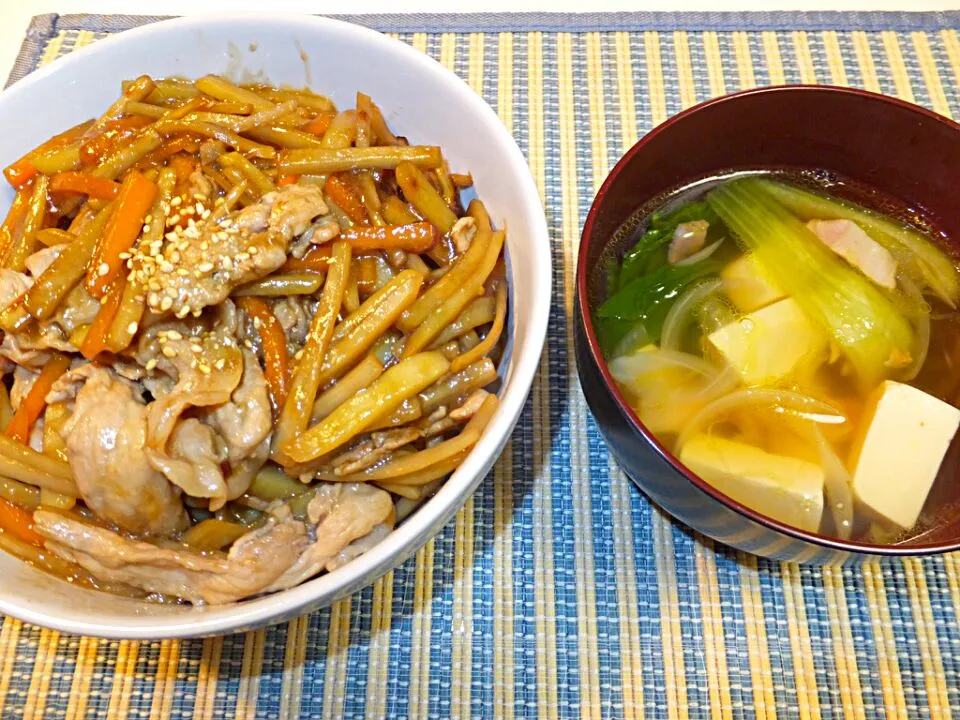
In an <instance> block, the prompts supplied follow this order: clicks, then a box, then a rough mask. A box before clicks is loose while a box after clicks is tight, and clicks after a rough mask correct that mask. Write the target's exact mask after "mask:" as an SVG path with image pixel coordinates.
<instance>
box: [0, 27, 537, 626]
mask: <svg viewBox="0 0 960 720" xmlns="http://www.w3.org/2000/svg"><path fill="white" fill-rule="evenodd" d="M224 25H237V26H244V27H248V26H253V25H256V26H257V27H272V28H273V29H275V30H280V31H283V30H290V31H300V32H304V31H307V32H310V31H316V32H321V33H330V32H335V33H338V34H341V35H347V36H349V37H351V38H353V39H355V41H356V42H357V43H358V44H381V45H384V46H389V47H390V49H391V52H393V53H395V54H396V55H397V56H399V57H400V58H401V60H402V62H403V64H405V65H407V66H411V67H416V68H418V69H419V71H421V72H423V73H428V74H432V75H433V76H435V77H436V78H437V79H438V81H440V82H443V83H445V84H447V85H449V86H450V87H451V88H454V87H455V88H456V89H455V90H453V89H452V90H451V91H452V92H454V93H459V95H460V97H459V100H460V102H462V103H463V104H464V105H465V106H466V107H467V111H468V112H470V113H473V114H476V115H479V116H481V117H482V118H484V120H485V124H487V125H489V126H490V127H491V132H492V133H493V134H494V136H495V137H496V138H497V141H498V144H499V145H500V146H501V147H502V148H503V151H504V152H505V153H506V155H507V159H508V161H509V162H508V163H507V166H508V167H512V168H522V169H523V172H519V173H517V176H518V192H519V193H520V194H521V196H522V198H523V203H522V206H521V207H522V208H524V209H523V210H522V213H523V214H524V216H527V215H529V216H530V220H531V232H529V233H527V234H526V236H525V238H524V242H525V243H526V244H528V245H529V246H530V247H531V248H532V251H531V252H532V253H533V254H534V255H535V256H537V262H536V265H537V266H539V267H538V268H537V277H538V280H537V285H538V287H537V294H536V295H535V296H534V298H533V300H532V302H531V303H530V306H529V309H528V310H527V311H526V312H525V313H524V319H525V333H524V342H525V345H526V349H525V351H524V352H523V353H522V354H517V353H515V354H514V365H513V367H512V368H511V373H510V376H509V388H510V392H509V393H502V394H501V396H500V399H501V404H500V407H499V408H498V409H497V414H496V415H495V416H494V418H493V419H492V420H491V422H490V424H489V425H488V426H487V428H486V429H485V430H484V432H483V433H482V435H481V437H480V440H479V441H478V442H477V444H476V445H475V446H474V448H473V449H472V450H471V452H470V454H469V455H468V456H467V458H466V459H465V460H464V462H463V464H461V466H460V467H459V468H458V469H457V470H456V471H455V472H454V473H453V474H452V475H451V476H450V478H448V480H447V481H446V482H445V483H444V484H443V485H442V486H441V487H440V489H439V490H438V491H437V492H436V494H435V495H434V496H433V497H432V498H430V499H429V500H427V501H426V502H425V503H423V505H421V506H420V507H419V508H418V509H417V510H416V512H415V513H413V514H411V515H410V517H408V518H407V519H406V520H405V522H403V523H402V524H400V525H399V526H398V527H396V528H395V529H394V530H393V531H392V532H391V533H390V534H389V535H388V536H387V537H386V538H385V539H384V540H383V541H381V542H380V543H379V544H378V545H377V546H375V547H374V548H372V549H371V550H370V551H368V552H366V553H364V554H363V555H360V556H358V557H357V558H355V559H354V560H352V561H350V562H349V563H346V564H345V565H343V566H342V567H340V568H337V569H336V570H334V571H332V572H328V573H325V574H323V575H319V576H317V577H314V578H312V579H310V580H308V581H306V582H303V583H301V584H300V585H297V586H295V587H292V588H289V589H287V590H283V591H280V592H276V593H272V594H269V595H264V596H260V597H256V598H253V599H250V600H244V601H240V602H237V603H231V604H227V605H222V606H205V607H193V608H188V609H186V610H185V611H184V612H182V613H176V614H170V615H162V616H161V615H151V614H140V615H137V617H136V624H134V623H133V622H131V621H130V620H129V619H128V620H127V621H126V622H124V623H122V624H117V622H116V620H115V619H114V618H113V617H112V616H111V615H110V614H109V611H107V612H105V613H104V616H103V619H102V621H101V620H99V619H98V620H97V621H89V620H77V619H73V618H71V617H69V616H66V615H62V614H60V615H58V614H56V613H51V612H47V611H43V610H38V609H36V608H34V607H32V606H31V604H30V602H29V598H25V597H23V596H19V597H18V598H15V599H11V598H8V597H4V595H3V592H2V591H0V614H4V615H10V616H12V617H16V618H18V619H20V620H22V621H24V622H29V623H32V624H35V625H40V626H43V627H48V628H53V629H56V630H60V631H63V632H69V633H74V634H78V635H91V636H96V637H102V638H108V639H133V640H161V639H183V638H193V637H209V636H213V635H222V634H226V633H230V632H238V631H243V630H248V629H251V628H257V627H264V626H266V625H270V624H274V623H277V622H282V621H284V620H287V619H291V618H293V617H296V616H299V615H301V614H303V613H305V612H309V611H312V610H314V609H316V608H318V607H321V606H324V605H329V604H330V603H332V602H334V601H336V600H337V599H339V598H341V597H344V596H346V595H349V594H352V593H354V592H357V591H359V590H360V589H362V588H364V587H366V586H368V585H370V584H371V583H373V582H374V581H375V580H376V579H378V578H379V577H381V576H382V575H383V574H384V573H386V572H387V571H388V570H390V569H392V568H395V567H397V566H398V565H399V564H401V563H402V562H404V561H406V560H407V559H409V558H410V557H412V556H413V555H414V554H415V552H416V551H417V550H418V549H420V548H421V547H422V546H423V545H424V544H425V543H426V542H427V540H428V539H429V538H430V537H433V536H434V535H435V534H436V533H437V532H439V530H440V529H441V528H442V527H444V526H445V525H446V524H447V523H448V522H449V521H450V520H451V518H452V517H453V515H454V514H455V513H456V512H457V511H458V510H459V509H460V508H461V507H462V506H463V504H464V503H465V502H466V500H467V499H468V498H469V497H470V496H471V495H472V494H473V492H474V491H475V489H476V487H477V486H478V485H479V484H480V482H481V481H482V480H483V479H484V478H485V477H486V475H487V474H488V473H489V471H490V468H491V467H492V464H493V463H494V462H495V461H496V459H497V457H498V456H499V455H500V453H501V451H502V450H503V447H504V446H505V444H506V442H507V440H508V439H509V436H510V435H511V433H512V432H513V429H514V427H515V426H516V424H517V422H518V421H519V419H520V416H521V414H522V412H523V407H524V404H525V402H526V399H527V397H528V395H529V393H530V390H531V388H532V386H533V382H534V379H535V376H536V373H537V371H538V369H539V365H540V359H541V356H542V354H543V347H544V344H545V341H546V336H547V326H548V322H549V317H550V308H551V303H552V286H553V268H552V263H551V259H550V258H551V254H550V253H551V251H550V235H549V231H548V227H547V222H546V217H545V214H544V211H543V202H542V199H541V196H540V193H539V191H538V189H537V187H536V184H535V182H534V179H533V176H532V174H531V173H530V171H529V166H528V163H527V161H526V159H525V157H524V155H523V153H522V152H521V150H520V148H519V147H518V145H517V143H516V140H515V139H514V138H513V135H512V134H511V133H510V132H509V131H508V130H507V128H506V127H505V126H504V125H503V123H502V122H501V121H500V118H499V117H498V115H497V114H496V112H495V111H494V110H493V108H491V107H490V105H488V104H487V102H486V101H485V100H484V99H483V98H482V97H481V96H480V95H479V94H477V93H475V92H474V91H473V90H472V89H471V88H470V86H469V85H467V84H466V83H465V82H464V81H463V80H461V79H460V78H459V77H458V76H457V75H456V74H455V73H453V72H452V71H450V70H447V69H446V68H445V67H443V66H442V65H441V64H440V63H439V62H437V61H436V60H434V59H433V58H431V57H429V56H427V55H425V54H423V53H420V52H418V51H417V50H415V49H414V48H413V47H411V46H409V45H407V44H406V43H403V42H401V41H400V40H397V39H394V38H390V37H388V36H387V35H385V34H383V33H380V32H378V31H376V30H373V29H370V28H367V27H364V26H361V25H357V24H354V23H350V22H346V21H344V20H338V19H335V18H329V17H322V16H316V15H308V14H303V13H267V12H219V13H208V14H203V15H193V16H184V17H179V18H171V19H166V20H161V21H158V22H155V23H150V24H147V25H143V26H140V27H137V28H133V29H130V30H126V31H124V32H122V33H117V34H116V35H113V36H111V37H108V38H104V39H102V40H99V41H97V42H96V43H94V44H92V45H90V46H87V47H85V48H81V49H79V50H77V51H75V52H73V53H70V54H69V55H66V56H64V57H62V58H59V59H57V60H56V61H54V62H52V63H51V64H50V65H48V66H46V67H43V68H39V69H37V70H35V71H33V72H31V73H30V74H28V75H27V76H25V77H24V78H22V79H20V80H18V81H17V82H15V83H14V84H13V85H11V86H10V87H9V88H7V89H6V90H4V91H3V93H2V94H0V102H3V101H4V100H5V99H9V98H11V97H14V96H17V95H19V94H23V93H29V92H30V90H31V88H32V87H33V86H34V85H35V84H37V83H39V82H41V81H43V80H44V79H46V78H48V77H49V76H51V75H53V74H55V73H57V72H58V71H60V70H61V69H62V68H65V67H70V66H72V65H75V64H77V63H83V62H85V61H86V59H87V58H88V57H91V56H94V55H97V54H99V53H101V52H103V51H104V50H108V49H112V48H116V47H117V46H120V45H125V44H127V45H129V44H131V43H136V42H138V41H140V40H143V39H144V38H147V37H151V36H155V35H169V34H171V33H177V32H182V31H187V30H191V31H193V30H204V29H212V28H217V29H220V30H222V29H223V27H222V26H224ZM541 295H542V297H540V296H541Z"/></svg>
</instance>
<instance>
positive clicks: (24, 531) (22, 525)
mask: <svg viewBox="0 0 960 720" xmlns="http://www.w3.org/2000/svg"><path fill="white" fill-rule="evenodd" d="M0 533H9V534H10V535H12V536H13V537H15V538H17V539H18V540H20V541H22V542H25V543H27V544H28V545H35V546H37V547H43V537H42V536H40V535H39V534H38V533H37V532H36V531H35V530H34V529H33V515H31V514H30V513H29V512H27V511H26V510H24V509H23V508H21V507H19V506H17V505H14V504H13V503H10V502H7V501H6V500H4V499H2V498H0Z"/></svg>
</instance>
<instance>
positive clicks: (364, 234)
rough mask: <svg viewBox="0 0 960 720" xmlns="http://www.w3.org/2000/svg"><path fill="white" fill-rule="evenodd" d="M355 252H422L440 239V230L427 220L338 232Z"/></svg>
mask: <svg viewBox="0 0 960 720" xmlns="http://www.w3.org/2000/svg"><path fill="white" fill-rule="evenodd" d="M340 239H341V240H346V241H347V242H348V243H350V247H352V248H353V250H354V251H355V252H361V251H363V250H406V251H407V252H414V253H422V252H426V251H427V250H429V249H430V248H432V247H433V245H434V243H436V242H437V241H438V240H439V239H440V231H439V230H438V229H437V228H436V227H435V226H434V225H433V223H428V222H415V223H410V224H408V225H387V226H384V227H355V228H350V229H349V230H344V231H343V232H341V233H340Z"/></svg>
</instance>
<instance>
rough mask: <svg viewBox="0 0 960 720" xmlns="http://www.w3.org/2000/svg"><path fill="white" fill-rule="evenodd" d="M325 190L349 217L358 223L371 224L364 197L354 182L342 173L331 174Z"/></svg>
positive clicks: (324, 187)
mask: <svg viewBox="0 0 960 720" xmlns="http://www.w3.org/2000/svg"><path fill="white" fill-rule="evenodd" d="M323 192H324V193H325V194H326V196H327V197H328V198H329V199H330V200H331V201H332V202H333V203H334V205H336V206H337V207H338V208H340V209H341V210H343V212H344V213H346V215H347V217H348V218H350V219H351V220H352V221H353V222H355V223H356V224H357V225H369V224H370V218H369V217H368V216H367V208H366V207H365V206H364V204H363V198H362V197H361V195H360V193H359V192H358V191H357V189H356V188H355V187H354V186H353V183H352V182H350V181H349V180H346V179H344V177H343V176H342V175H331V176H330V177H329V178H327V182H326V184H325V185H324V186H323Z"/></svg>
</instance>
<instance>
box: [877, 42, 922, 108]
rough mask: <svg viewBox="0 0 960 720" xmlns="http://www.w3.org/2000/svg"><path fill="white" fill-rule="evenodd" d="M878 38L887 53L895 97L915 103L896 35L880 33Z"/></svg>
mask: <svg viewBox="0 0 960 720" xmlns="http://www.w3.org/2000/svg"><path fill="white" fill-rule="evenodd" d="M880 37H881V38H882V39H883V48H884V50H886V52H887V61H888V64H889V67H890V74H891V76H892V77H893V87H894V89H895V90H896V93H897V95H898V96H900V98H901V99H902V100H906V101H907V102H916V99H915V98H914V96H913V88H912V87H911V86H910V77H909V76H908V75H907V66H906V63H904V61H903V53H902V52H901V50H900V41H899V40H897V34H896V33H894V32H882V33H880Z"/></svg>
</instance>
